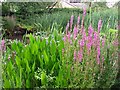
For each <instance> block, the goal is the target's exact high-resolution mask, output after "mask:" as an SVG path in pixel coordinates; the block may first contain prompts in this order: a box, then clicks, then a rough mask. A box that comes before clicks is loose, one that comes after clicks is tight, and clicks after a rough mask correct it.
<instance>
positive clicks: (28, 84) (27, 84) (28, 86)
mask: <svg viewBox="0 0 120 90" xmlns="http://www.w3.org/2000/svg"><path fill="white" fill-rule="evenodd" d="M25 86H26V88H30V81H29V79H27V80H26V85H25Z"/></svg>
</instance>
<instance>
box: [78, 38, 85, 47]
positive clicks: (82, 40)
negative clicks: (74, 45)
mask: <svg viewBox="0 0 120 90" xmlns="http://www.w3.org/2000/svg"><path fill="white" fill-rule="evenodd" d="M84 44H85V40H84V39H81V40H79V45H80V47H83V46H84Z"/></svg>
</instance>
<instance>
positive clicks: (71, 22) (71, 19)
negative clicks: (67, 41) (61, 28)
mask: <svg viewBox="0 0 120 90" xmlns="http://www.w3.org/2000/svg"><path fill="white" fill-rule="evenodd" d="M73 19H74V16H73V15H72V16H71V18H70V29H71V30H72V25H73Z"/></svg>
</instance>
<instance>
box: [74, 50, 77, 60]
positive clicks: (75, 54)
mask: <svg viewBox="0 0 120 90" xmlns="http://www.w3.org/2000/svg"><path fill="white" fill-rule="evenodd" d="M76 59H77V52H76V50H74V60H76Z"/></svg>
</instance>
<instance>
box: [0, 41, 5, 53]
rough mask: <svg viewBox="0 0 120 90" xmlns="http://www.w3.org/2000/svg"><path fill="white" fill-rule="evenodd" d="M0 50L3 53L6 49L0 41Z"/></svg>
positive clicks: (3, 42)
mask: <svg viewBox="0 0 120 90" xmlns="http://www.w3.org/2000/svg"><path fill="white" fill-rule="evenodd" d="M0 50H3V51H5V50H6V47H5V40H1V44H0Z"/></svg>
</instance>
